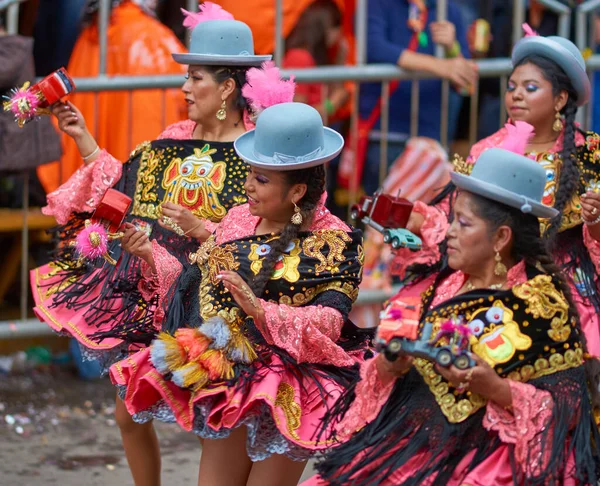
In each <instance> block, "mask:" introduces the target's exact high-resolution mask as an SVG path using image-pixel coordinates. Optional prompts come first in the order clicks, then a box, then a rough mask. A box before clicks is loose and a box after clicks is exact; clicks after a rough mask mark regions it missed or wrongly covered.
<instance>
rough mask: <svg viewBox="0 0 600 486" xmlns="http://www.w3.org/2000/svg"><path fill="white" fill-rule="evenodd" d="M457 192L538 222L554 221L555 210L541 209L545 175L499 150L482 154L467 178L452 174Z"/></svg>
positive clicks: (531, 164)
mask: <svg viewBox="0 0 600 486" xmlns="http://www.w3.org/2000/svg"><path fill="white" fill-rule="evenodd" d="M450 177H451V178H452V182H454V185H455V186H456V187H458V188H459V189H464V190H465V191H467V192H472V193H473V194H477V195H479V196H482V197H485V198H486V199H491V200H492V201H497V202H500V203H503V204H506V205H507V206H510V207H511V208H518V209H520V210H521V211H523V212H524V213H531V214H533V215H534V216H537V217H538V218H554V217H555V216H557V215H558V210H556V209H554V208H550V207H548V206H544V205H543V204H542V202H541V201H542V197H543V195H544V189H545V187H546V171H545V170H544V168H543V167H542V166H541V165H540V164H538V163H537V162H536V161H534V160H531V159H530V158H528V157H525V156H523V155H519V154H516V153H514V152H510V151H508V150H504V149H500V148H491V149H488V150H486V151H484V152H483V153H482V154H481V155H480V156H479V159H477V162H475V166H474V167H473V171H472V172H471V175H464V174H459V173H457V172H453V173H452V174H450Z"/></svg>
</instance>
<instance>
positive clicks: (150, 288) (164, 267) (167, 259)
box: [138, 240, 183, 323]
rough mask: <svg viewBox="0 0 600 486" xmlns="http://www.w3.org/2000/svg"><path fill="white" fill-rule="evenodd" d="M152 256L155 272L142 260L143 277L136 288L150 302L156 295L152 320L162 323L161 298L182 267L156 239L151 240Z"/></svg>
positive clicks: (166, 292) (162, 307) (162, 306)
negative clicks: (157, 301) (156, 303)
mask: <svg viewBox="0 0 600 486" xmlns="http://www.w3.org/2000/svg"><path fill="white" fill-rule="evenodd" d="M152 257H153V258H154V265H155V267H156V273H153V272H152V269H151V268H150V265H148V264H147V263H146V262H145V261H142V264H141V270H142V277H143V278H142V279H140V282H139V284H138V288H139V290H140V292H141V293H142V297H143V298H144V300H145V301H146V302H150V301H152V299H153V298H154V297H155V296H158V298H159V305H158V306H157V307H156V311H155V314H154V320H155V322H160V323H162V320H163V317H164V310H163V309H164V307H165V306H164V305H162V304H163V302H161V300H162V299H163V298H164V297H165V296H166V295H167V294H168V292H169V289H170V288H171V286H172V285H173V283H174V282H175V279H177V277H178V276H179V274H180V273H181V270H182V268H183V267H182V265H181V263H179V260H177V258H175V257H174V256H173V255H171V254H170V253H169V252H168V251H167V250H166V249H165V248H164V247H162V246H160V245H159V244H158V243H157V242H156V240H152Z"/></svg>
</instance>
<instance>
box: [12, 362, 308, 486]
mask: <svg viewBox="0 0 600 486" xmlns="http://www.w3.org/2000/svg"><path fill="white" fill-rule="evenodd" d="M113 413H114V388H113V387H112V386H111V384H110V382H108V381H107V380H100V381H96V382H84V381H82V380H80V379H78V378H77V377H75V376H74V374H72V373H70V372H69V371H67V370H64V369H53V370H47V371H45V372H36V373H28V374H26V375H20V376H1V375H0V485H2V486H38V485H39V486H47V485H60V486H83V485H85V486H109V485H110V486H113V485H119V486H120V485H133V481H132V480H131V477H130V475H129V469H128V467H127V463H126V461H125V456H124V452H123V449H122V447H121V441H120V437H119V431H118V428H117V426H116V424H115V422H114V417H113ZM157 431H158V435H159V440H160V444H161V454H162V458H163V459H162V461H163V471H162V484H163V485H164V486H187V485H196V484H197V472H198V464H199V458H200V453H201V448H200V444H199V441H198V440H197V439H196V438H195V436H193V435H191V434H187V433H185V432H182V431H181V430H180V429H179V428H178V426H177V425H173V424H161V423H158V424H157ZM310 475H311V468H310V467H308V468H307V471H306V472H305V475H304V478H306V477H309V476H310Z"/></svg>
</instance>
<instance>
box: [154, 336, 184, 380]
mask: <svg viewBox="0 0 600 486" xmlns="http://www.w3.org/2000/svg"><path fill="white" fill-rule="evenodd" d="M157 339H158V341H159V342H160V344H157V345H154V346H153V348H158V347H160V348H162V350H163V353H162V354H163V356H162V361H163V362H164V365H166V367H167V368H168V369H169V370H170V371H173V370H176V369H177V368H180V367H182V366H183V365H184V364H185V363H186V362H187V353H186V351H185V349H184V348H183V347H182V346H181V345H180V344H179V343H178V342H177V339H175V338H174V337H173V336H171V335H170V334H168V333H166V332H161V333H160V334H159V335H158V338H157ZM154 364H155V365H156V364H157V363H154ZM161 367H162V366H161Z"/></svg>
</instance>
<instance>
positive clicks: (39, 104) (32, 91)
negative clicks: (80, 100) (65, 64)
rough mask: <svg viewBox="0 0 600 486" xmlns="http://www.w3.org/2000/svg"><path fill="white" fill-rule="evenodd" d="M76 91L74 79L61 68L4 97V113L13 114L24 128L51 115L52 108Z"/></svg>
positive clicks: (15, 89) (27, 83)
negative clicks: (37, 81)
mask: <svg viewBox="0 0 600 486" xmlns="http://www.w3.org/2000/svg"><path fill="white" fill-rule="evenodd" d="M74 89H75V83H74V82H73V79H71V76H69V73H67V71H66V69H65V68H60V69H58V70H57V71H54V72H53V73H52V74H49V75H48V76H46V77H45V78H44V79H42V80H41V81H40V82H39V83H36V84H34V85H33V86H31V84H30V83H29V81H27V82H26V83H25V84H24V85H23V86H22V87H20V88H14V89H13V90H12V91H11V93H10V95H9V96H4V98H5V99H6V101H5V102H4V103H3V105H4V111H10V112H12V113H13V114H14V115H15V120H16V122H17V123H18V124H19V126H20V127H23V125H25V124H26V123H29V122H30V121H32V120H35V118H37V117H39V116H41V115H49V114H50V110H49V108H50V106H52V105H53V104H54V103H56V102H57V101H60V99H61V98H63V97H65V96H66V95H68V94H69V93H71V92H72V91H73V90H74Z"/></svg>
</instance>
